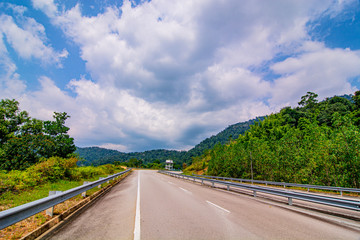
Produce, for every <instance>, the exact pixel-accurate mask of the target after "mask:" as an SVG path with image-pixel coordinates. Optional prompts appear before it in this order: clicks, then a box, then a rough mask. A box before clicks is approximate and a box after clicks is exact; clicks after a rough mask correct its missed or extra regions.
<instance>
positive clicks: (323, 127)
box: [186, 91, 360, 188]
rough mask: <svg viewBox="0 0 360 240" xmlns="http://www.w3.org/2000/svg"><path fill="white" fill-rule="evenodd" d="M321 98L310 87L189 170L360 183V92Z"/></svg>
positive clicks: (195, 161)
mask: <svg viewBox="0 0 360 240" xmlns="http://www.w3.org/2000/svg"><path fill="white" fill-rule="evenodd" d="M317 97H318V95H317V94H315V93H313V92H308V93H307V94H306V95H305V96H303V97H301V99H300V101H299V103H298V106H297V107H295V108H291V107H285V108H283V109H281V111H280V112H278V113H275V114H271V115H269V116H267V117H266V118H265V119H264V120H262V121H257V122H254V124H253V125H251V126H250V129H249V130H248V131H246V132H245V133H244V134H242V135H239V137H238V138H237V139H235V140H232V141H230V142H229V143H227V144H217V145H215V147H214V148H212V149H211V150H209V151H207V152H206V153H205V154H204V155H202V156H201V157H197V158H194V159H193V164H192V165H191V166H189V167H188V168H187V169H186V171H187V172H198V173H199V172H201V173H205V174H207V175H217V176H226V177H234V178H247V179H257V180H267V181H278V182H281V181H283V182H293V183H304V184H316V185H330V186H341V187H353V188H359V187H360V152H359V146H360V132H359V126H360V91H357V92H356V93H355V95H354V96H351V97H349V96H343V97H338V96H335V97H332V98H327V99H325V100H324V101H321V102H318V100H317Z"/></svg>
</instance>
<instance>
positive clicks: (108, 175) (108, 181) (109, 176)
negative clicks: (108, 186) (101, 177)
mask: <svg viewBox="0 0 360 240" xmlns="http://www.w3.org/2000/svg"><path fill="white" fill-rule="evenodd" d="M108 177H110V175H108ZM106 183H110V180H108V181H107V182H106Z"/></svg>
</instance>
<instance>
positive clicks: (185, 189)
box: [179, 187, 191, 193]
mask: <svg viewBox="0 0 360 240" xmlns="http://www.w3.org/2000/svg"><path fill="white" fill-rule="evenodd" d="M179 188H180V189H181V190H183V191H184V192H187V193H191V192H190V191H189V190H186V189H184V188H182V187H179Z"/></svg>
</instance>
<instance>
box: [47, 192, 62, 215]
mask: <svg viewBox="0 0 360 240" xmlns="http://www.w3.org/2000/svg"><path fill="white" fill-rule="evenodd" d="M59 193H62V191H49V196H52V195H56V194H59ZM46 215H48V216H50V217H53V215H54V206H52V207H51V208H49V209H47V210H46Z"/></svg>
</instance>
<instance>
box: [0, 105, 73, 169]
mask: <svg viewBox="0 0 360 240" xmlns="http://www.w3.org/2000/svg"><path fill="white" fill-rule="evenodd" d="M69 117H70V116H69V115H67V113H65V112H62V113H58V112H54V115H53V118H54V120H53V121H42V120H39V119H36V118H31V117H30V116H29V114H28V112H26V111H21V110H20V109H19V102H17V101H16V100H15V99H13V100H10V99H3V100H1V101H0V143H1V145H0V170H4V171H10V170H25V169H27V168H28V167H30V166H32V165H34V164H36V163H38V162H40V161H44V160H45V159H48V158H51V157H55V156H56V157H60V158H68V157H71V156H72V154H73V152H74V151H75V150H76V147H75V145H74V139H73V138H71V137H70V136H69V135H68V133H67V132H68V131H69V128H68V127H66V126H65V121H66V119H68V118H69Z"/></svg>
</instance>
